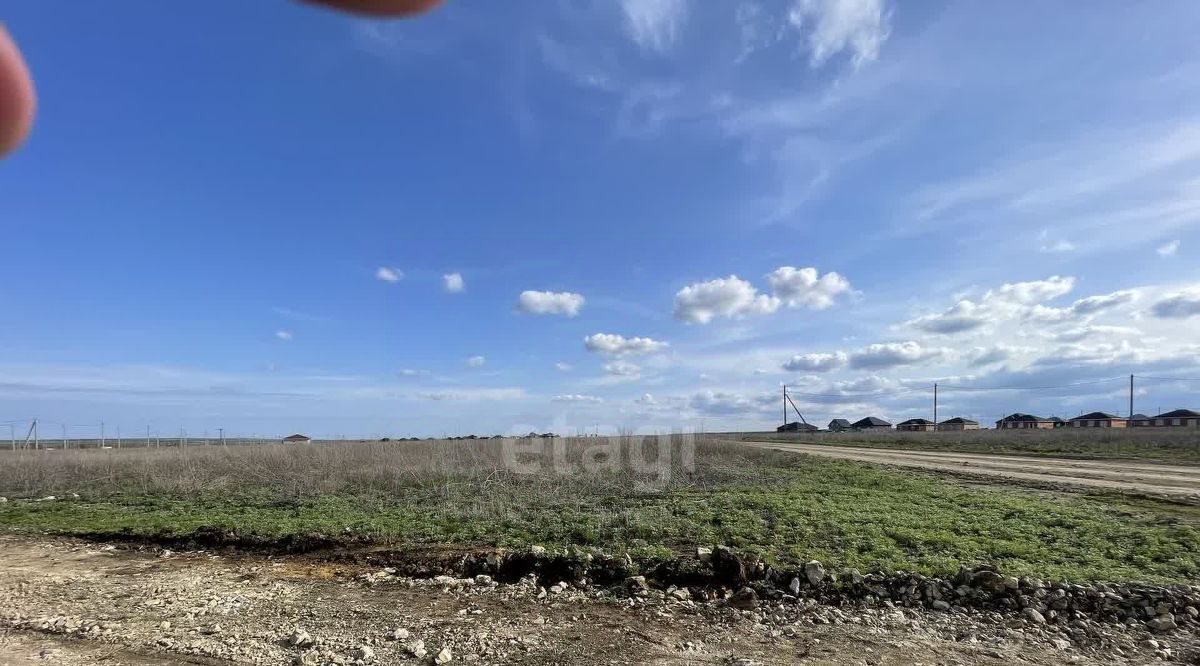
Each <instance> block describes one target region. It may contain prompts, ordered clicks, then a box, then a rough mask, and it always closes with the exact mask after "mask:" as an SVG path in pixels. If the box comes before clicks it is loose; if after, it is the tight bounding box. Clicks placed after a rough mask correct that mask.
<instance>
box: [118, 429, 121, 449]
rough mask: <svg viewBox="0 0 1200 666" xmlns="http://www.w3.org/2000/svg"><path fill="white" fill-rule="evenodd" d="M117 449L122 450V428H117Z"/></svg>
mask: <svg viewBox="0 0 1200 666" xmlns="http://www.w3.org/2000/svg"><path fill="white" fill-rule="evenodd" d="M117 448H118V449H119V448H121V426H117Z"/></svg>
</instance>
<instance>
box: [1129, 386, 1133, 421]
mask: <svg viewBox="0 0 1200 666" xmlns="http://www.w3.org/2000/svg"><path fill="white" fill-rule="evenodd" d="M1129 418H1131V419H1132V418H1133V375H1129Z"/></svg>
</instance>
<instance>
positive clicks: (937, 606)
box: [932, 599, 950, 611]
mask: <svg viewBox="0 0 1200 666" xmlns="http://www.w3.org/2000/svg"><path fill="white" fill-rule="evenodd" d="M932 605H933V610H939V611H948V610H950V604H949V603H948V602H945V601H942V600H941V599H938V600H937V601H934V602H933V604H932Z"/></svg>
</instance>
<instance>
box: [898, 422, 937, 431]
mask: <svg viewBox="0 0 1200 666" xmlns="http://www.w3.org/2000/svg"><path fill="white" fill-rule="evenodd" d="M936 427H937V424H936V423H934V422H933V421H930V420H929V419H909V420H907V421H901V422H899V423H897V424H896V430H908V431H916V432H922V431H930V430H933V429H935V428H936Z"/></svg>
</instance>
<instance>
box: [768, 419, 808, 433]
mask: <svg viewBox="0 0 1200 666" xmlns="http://www.w3.org/2000/svg"><path fill="white" fill-rule="evenodd" d="M818 429H819V428H817V426H815V425H812V424H811V423H801V422H799V421H792V422H791V423H785V424H783V425H781V426H779V427H778V428H776V429H775V432H816V431H817V430H818Z"/></svg>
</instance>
